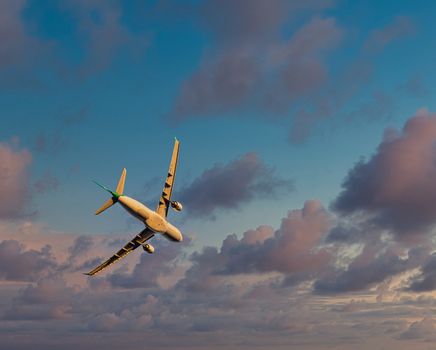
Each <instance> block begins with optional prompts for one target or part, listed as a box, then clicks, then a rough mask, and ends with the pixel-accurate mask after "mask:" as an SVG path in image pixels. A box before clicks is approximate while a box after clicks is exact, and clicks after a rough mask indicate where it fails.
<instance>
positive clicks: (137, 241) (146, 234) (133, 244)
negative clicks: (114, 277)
mask: <svg viewBox="0 0 436 350" xmlns="http://www.w3.org/2000/svg"><path fill="white" fill-rule="evenodd" d="M153 236H154V232H153V231H151V230H150V229H149V228H145V229H144V230H142V231H141V232H140V233H138V234H137V235H136V236H135V237H134V238H133V239H132V240H131V241H129V243H127V244H126V245H125V246H124V247H123V248H121V249H120V250H119V251H118V252H116V253H115V254H114V255H112V256H111V257H110V258H109V259H107V260H106V261H105V262H104V263H102V264H101V265H99V266H97V267H96V268H95V269H93V270H92V271H90V272H88V273H85V275H88V276H93V275H95V274H96V273H99V272H101V271H102V270H104V269H105V268H106V267H109V266H110V265H112V264H114V263H116V262H117V261H118V260H120V259H122V258H124V257H125V256H126V255H127V254H129V253H130V252H133V251H134V250H135V249H136V248H138V247H139V246H140V245H141V244H143V243H144V242H146V241H147V240H149V239H150V238H151V237H153Z"/></svg>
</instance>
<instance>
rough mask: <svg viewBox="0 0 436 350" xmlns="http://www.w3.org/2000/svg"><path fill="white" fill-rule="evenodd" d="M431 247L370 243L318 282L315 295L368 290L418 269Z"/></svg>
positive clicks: (380, 242) (315, 286)
mask: <svg viewBox="0 0 436 350" xmlns="http://www.w3.org/2000/svg"><path fill="white" fill-rule="evenodd" d="M428 251H429V250H428V248H423V247H415V248H413V249H411V250H409V251H407V249H405V248H402V247H400V246H398V245H396V244H392V243H385V242H382V241H377V240H374V239H373V240H372V241H371V240H368V241H367V242H366V243H365V245H364V247H363V249H362V252H361V253H360V254H359V255H357V256H356V257H355V258H354V259H353V260H352V261H351V262H350V263H349V264H347V266H346V267H345V268H343V269H339V270H338V269H333V270H331V271H330V272H327V273H326V274H324V275H323V276H322V277H321V278H319V279H317V280H316V281H315V284H314V291H315V293H319V294H338V293H347V292H353V291H361V290H367V289H368V288H370V287H372V286H374V285H376V284H377V283H380V282H383V281H384V280H386V279H387V278H389V277H392V276H395V275H397V274H399V273H401V272H404V271H407V270H411V269H413V268H416V267H418V266H419V264H420V263H422V261H423V260H424V259H425V256H426V255H427V254H428Z"/></svg>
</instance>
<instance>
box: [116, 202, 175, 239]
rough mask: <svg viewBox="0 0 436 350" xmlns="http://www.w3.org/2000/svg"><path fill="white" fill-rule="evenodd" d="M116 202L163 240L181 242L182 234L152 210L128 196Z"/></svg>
mask: <svg viewBox="0 0 436 350" xmlns="http://www.w3.org/2000/svg"><path fill="white" fill-rule="evenodd" d="M118 202H119V203H120V204H121V205H122V206H123V208H124V209H126V210H127V211H128V212H129V213H130V214H131V215H133V216H134V217H136V218H137V219H139V220H140V221H142V222H143V223H144V224H145V225H146V226H147V227H148V228H149V229H151V230H153V231H154V232H157V233H161V234H162V235H163V236H164V237H165V238H167V239H169V240H171V241H176V242H180V241H182V240H183V236H182V233H181V232H180V230H179V229H178V228H177V227H175V226H174V225H172V224H170V223H169V222H168V221H167V220H165V218H163V217H162V216H160V215H159V214H158V213H156V212H155V211H154V210H151V209H150V208H147V207H146V206H145V205H144V204H142V203H141V202H138V201H137V200H136V199H133V198H130V197H128V196H124V195H122V196H120V197H119V198H118Z"/></svg>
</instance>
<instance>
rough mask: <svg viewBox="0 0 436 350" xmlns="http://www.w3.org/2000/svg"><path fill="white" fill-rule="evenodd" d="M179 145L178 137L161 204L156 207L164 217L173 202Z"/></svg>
mask: <svg viewBox="0 0 436 350" xmlns="http://www.w3.org/2000/svg"><path fill="white" fill-rule="evenodd" d="M179 147H180V142H179V140H177V139H176V140H175V142H174V149H173V155H172V157H171V162H170V167H169V169H168V175H167V178H166V180H165V185H164V188H163V190H162V195H161V197H160V199H159V204H158V205H157V208H156V212H157V213H158V214H159V215H160V216H162V217H164V218H165V217H166V216H167V214H168V207H169V205H170V202H171V193H172V192H173V184H174V179H175V177H176V170H177V160H178V158H179Z"/></svg>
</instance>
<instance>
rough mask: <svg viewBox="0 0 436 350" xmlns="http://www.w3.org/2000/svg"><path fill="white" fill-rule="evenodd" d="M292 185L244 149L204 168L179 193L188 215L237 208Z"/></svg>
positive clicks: (208, 213) (282, 192)
mask: <svg viewBox="0 0 436 350" xmlns="http://www.w3.org/2000/svg"><path fill="white" fill-rule="evenodd" d="M291 189H292V183H291V182H290V181H288V180H283V179H280V178H279V177H277V176H276V175H275V174H274V170H273V169H272V168H269V167H267V166H266V165H265V164H264V163H263V162H262V161H261V160H260V159H259V157H258V156H257V154H256V153H247V154H245V155H244V156H242V157H241V158H239V159H236V160H233V161H231V162H229V163H227V164H224V165H222V164H216V165H215V166H213V167H212V168H210V169H207V170H205V171H204V172H203V174H201V175H200V177H198V178H197V179H195V180H194V181H193V182H192V183H191V184H190V185H189V186H187V187H185V188H183V189H182V190H181V191H180V193H179V196H180V200H181V201H182V203H183V204H185V205H186V206H185V208H186V209H187V211H188V213H189V214H190V215H195V216H210V215H213V214H215V212H216V211H217V210H219V209H237V208H240V207H241V206H242V205H243V204H246V203H248V202H250V201H252V200H253V199H255V198H274V197H275V196H278V195H283V194H285V193H287V192H289V191H290V190H291Z"/></svg>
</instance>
